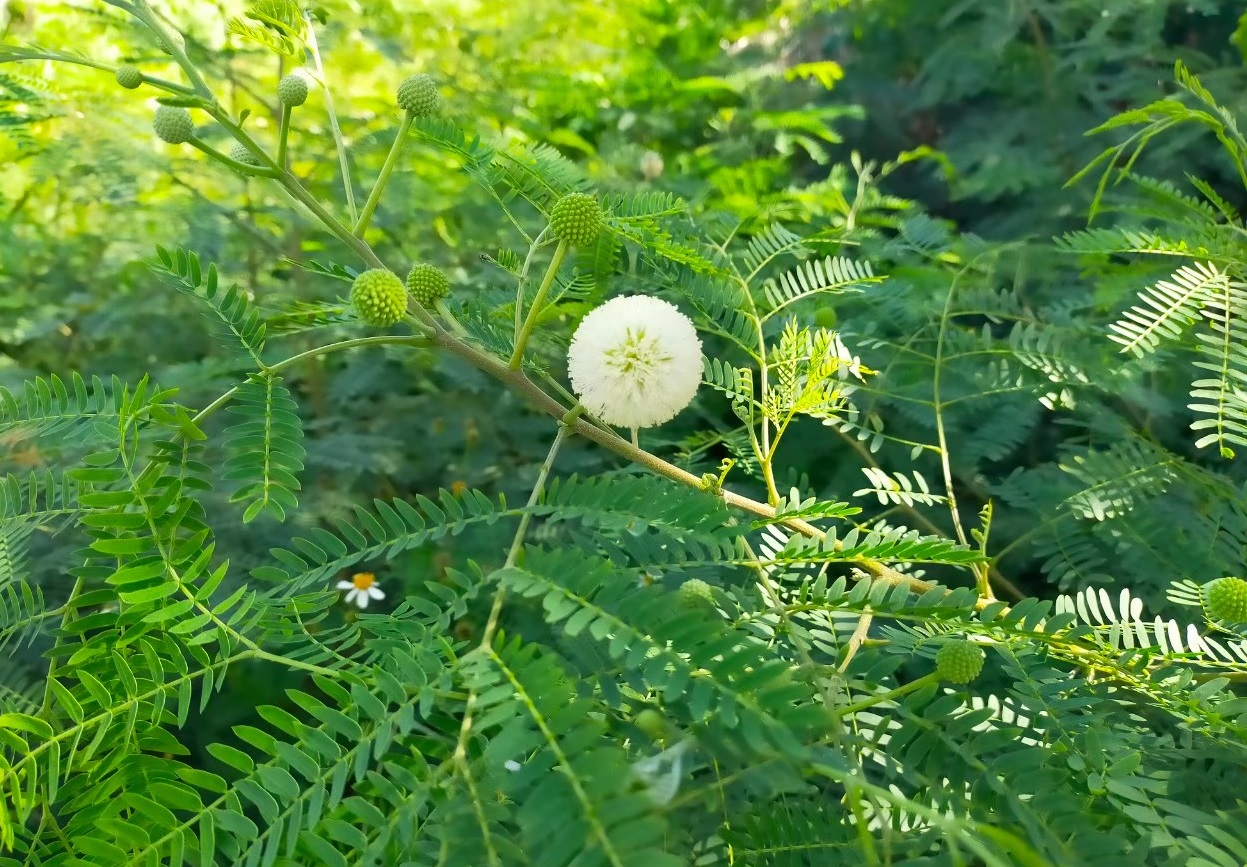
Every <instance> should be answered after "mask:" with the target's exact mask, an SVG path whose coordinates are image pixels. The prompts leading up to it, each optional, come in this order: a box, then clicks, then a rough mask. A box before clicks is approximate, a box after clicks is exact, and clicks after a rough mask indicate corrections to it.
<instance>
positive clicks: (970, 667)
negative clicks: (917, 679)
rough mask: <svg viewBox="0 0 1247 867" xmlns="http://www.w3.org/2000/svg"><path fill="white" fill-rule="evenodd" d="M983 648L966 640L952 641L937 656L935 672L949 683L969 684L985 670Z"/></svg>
mask: <svg viewBox="0 0 1247 867" xmlns="http://www.w3.org/2000/svg"><path fill="white" fill-rule="evenodd" d="M984 656H985V654H984V653H983V648H981V647H979V646H978V645H977V644H975V643H974V642H973V641H966V640H965V639H964V638H961V639H957V640H955V641H950V642H948V643H947V644H945V645H944V646H943V647H941V648H940V649H939V652H937V653H936V654H935V670H936V673H938V674H939V676H940V678H941V679H942V680H947V681H948V682H949V683H969V682H970V681H972V680H974V679H975V678H976V677H978V676H979V672H981V671H982V670H983V658H984Z"/></svg>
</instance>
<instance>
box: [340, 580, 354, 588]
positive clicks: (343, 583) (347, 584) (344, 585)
mask: <svg viewBox="0 0 1247 867" xmlns="http://www.w3.org/2000/svg"><path fill="white" fill-rule="evenodd" d="M338 589H339V590H354V589H355V584H354V582H351V581H339V582H338Z"/></svg>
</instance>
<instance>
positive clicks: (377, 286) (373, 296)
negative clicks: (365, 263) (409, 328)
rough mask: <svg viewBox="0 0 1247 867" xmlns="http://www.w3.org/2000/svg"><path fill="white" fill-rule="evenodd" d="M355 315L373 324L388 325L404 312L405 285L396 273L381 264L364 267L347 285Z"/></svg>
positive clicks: (379, 326)
mask: <svg viewBox="0 0 1247 867" xmlns="http://www.w3.org/2000/svg"><path fill="white" fill-rule="evenodd" d="M351 306H352V307H353V308H354V309H355V315H356V316H358V317H359V318H360V319H361V320H362V321H363V322H365V323H366V324H368V325H372V326H374V327H376V328H388V327H389V326H391V325H393V324H394V323H396V322H398V321H399V320H400V319H402V318H403V314H404V313H406V312H407V289H406V288H405V287H404V286H403V281H402V280H400V279H398V275H397V274H395V273H393V272H392V271H386V270H383V269H381V268H372V269H370V270H368V271H364V272H363V273H361V274H360V275H359V276H358V277H356V278H355V283H354V285H352V286H351Z"/></svg>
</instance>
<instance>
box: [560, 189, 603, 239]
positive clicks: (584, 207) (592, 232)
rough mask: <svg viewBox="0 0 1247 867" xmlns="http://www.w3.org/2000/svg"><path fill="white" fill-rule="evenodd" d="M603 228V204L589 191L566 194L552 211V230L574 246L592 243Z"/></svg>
mask: <svg viewBox="0 0 1247 867" xmlns="http://www.w3.org/2000/svg"><path fill="white" fill-rule="evenodd" d="M601 229H602V206H601V205H599V204H598V200H597V199H595V198H594V197H593V196H591V195H589V194H588V193H571V194H569V195H566V196H564V197H563V198H561V199H559V200H558V201H557V202H556V203H555V205H554V209H553V210H552V211H550V231H551V232H553V234H554V237H555V238H556V239H557V240H559V241H563V242H565V243H567V244H569V245H570V246H572V247H584V246H586V245H588V244H592V243H593V242H594V241H595V240H597V236H598V232H600V231H601Z"/></svg>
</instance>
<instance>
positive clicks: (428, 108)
mask: <svg viewBox="0 0 1247 867" xmlns="http://www.w3.org/2000/svg"><path fill="white" fill-rule="evenodd" d="M441 105H442V95H441V94H440V93H438V92H437V82H435V81H434V80H433V79H432V78H431V77H430V76H428V75H425V74H424V73H423V72H421V73H417V74H416V75H411V76H408V77H407V78H405V79H403V82H402V84H400V85H399V86H398V107H399V108H401V109H402V110H403V111H406V112H410V113H411V114H413V115H415V116H416V117H428V116H429V115H431V114H433V113H435V112H436V111H437V110H438V109H439V108H440V107H441Z"/></svg>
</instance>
